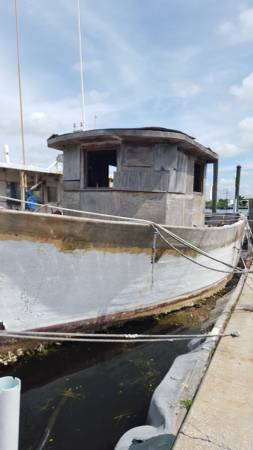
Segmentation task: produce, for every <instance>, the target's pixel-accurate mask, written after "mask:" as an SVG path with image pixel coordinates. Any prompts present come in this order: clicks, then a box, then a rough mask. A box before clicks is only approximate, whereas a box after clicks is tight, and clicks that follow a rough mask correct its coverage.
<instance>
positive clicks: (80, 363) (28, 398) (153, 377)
mask: <svg viewBox="0 0 253 450" xmlns="http://www.w3.org/2000/svg"><path fill="white" fill-rule="evenodd" d="M210 309H211V307H210ZM188 313H189V312H188ZM188 313H187V314H188ZM205 316H206V314H205ZM206 318H208V317H206ZM199 330H200V327H199V326H196V323H195V324H194V326H193V325H192V326H190V327H188V328H187V331H186V330H185V329H183V328H182V327H181V328H178V327H177V328H176V327H175V325H173V326H171V325H169V323H168V320H167V319H166V317H165V318H163V319H161V320H160V321H157V320H155V319H149V320H145V321H141V322H137V323H134V324H133V325H132V326H131V325H130V326H128V329H127V332H144V331H145V332H146V333H173V332H175V331H176V332H178V333H180V332H181V333H182V332H189V333H192V332H199ZM114 331H115V330H114ZM120 331H122V330H120ZM187 343H188V341H181V342H173V343H171V342H168V343H147V344H146V343H145V344H109V343H104V344H102V343H100V344H87V343H82V344H75V345H74V344H67V345H63V346H61V347H58V348H56V349H53V350H52V351H50V352H49V353H48V355H47V356H46V357H45V356H44V357H39V356H37V357H35V358H33V359H32V360H27V361H23V362H22V363H17V364H16V365H15V366H13V367H12V368H7V369H4V370H2V372H0V376H3V375H14V376H18V377H20V378H21V380H22V397H21V425H20V450H42V449H43V450H70V449H73V450H79V449H80V450H112V449H113V448H114V446H115V444H116V443H117V441H118V439H119V438H120V437H121V436H122V434H123V433H124V432H125V431H127V430H128V429H129V428H131V427H135V426H138V425H143V424H145V421H146V416H147V411H148V406H149V402H150V399H151V396H152V393H153V391H154V389H155V387H156V386H157V385H158V384H159V382H160V381H161V380H162V378H163V377H164V376H165V374H166V373H167V371H168V370H169V368H170V366H171V365H172V363H173V361H174V359H175V358H176V357H177V356H178V355H180V354H182V353H185V352H187V350H188V349H187Z"/></svg>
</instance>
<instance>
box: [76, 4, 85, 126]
mask: <svg viewBox="0 0 253 450" xmlns="http://www.w3.org/2000/svg"><path fill="white" fill-rule="evenodd" d="M77 12H78V36H79V58H80V82H81V119H82V120H81V124H80V125H81V128H85V103H84V75H83V45H82V31H81V10H80V0H77Z"/></svg>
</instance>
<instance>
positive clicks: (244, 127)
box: [239, 117, 253, 145]
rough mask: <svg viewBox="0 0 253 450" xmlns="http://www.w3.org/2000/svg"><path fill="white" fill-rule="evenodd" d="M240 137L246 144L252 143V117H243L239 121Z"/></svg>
mask: <svg viewBox="0 0 253 450" xmlns="http://www.w3.org/2000/svg"><path fill="white" fill-rule="evenodd" d="M239 129H240V132H241V137H242V140H243V142H244V143H245V144H246V145H252V144H253V117H245V118H244V119H242V120H241V121H240V122H239Z"/></svg>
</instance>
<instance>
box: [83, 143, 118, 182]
mask: <svg viewBox="0 0 253 450" xmlns="http://www.w3.org/2000/svg"><path fill="white" fill-rule="evenodd" d="M99 152H105V153H106V152H108V153H109V152H115V160H116V165H115V166H114V164H108V172H109V166H110V165H111V166H114V167H116V171H117V170H118V167H119V152H118V147H116V146H110V147H102V146H101V147H100V148H96V149H90V148H89V147H86V148H82V152H81V154H82V158H81V167H82V176H81V185H82V188H83V189H85V190H99V189H102V190H104V189H113V185H112V186H110V185H109V173H108V185H107V186H89V168H88V164H89V161H88V155H89V154H91V153H99ZM116 171H115V172H116ZM115 172H114V173H115Z"/></svg>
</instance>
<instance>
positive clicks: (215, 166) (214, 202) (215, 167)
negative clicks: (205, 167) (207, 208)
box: [212, 160, 219, 213]
mask: <svg viewBox="0 0 253 450" xmlns="http://www.w3.org/2000/svg"><path fill="white" fill-rule="evenodd" d="M218 168H219V163H218V160H217V161H215V162H214V163H213V189H212V212H213V213H216V210H217V195H218Z"/></svg>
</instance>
